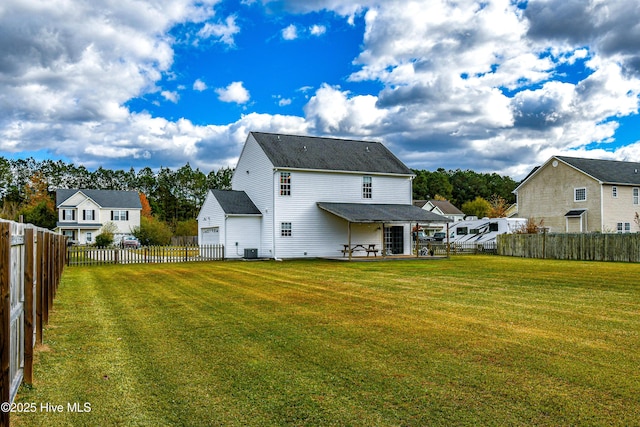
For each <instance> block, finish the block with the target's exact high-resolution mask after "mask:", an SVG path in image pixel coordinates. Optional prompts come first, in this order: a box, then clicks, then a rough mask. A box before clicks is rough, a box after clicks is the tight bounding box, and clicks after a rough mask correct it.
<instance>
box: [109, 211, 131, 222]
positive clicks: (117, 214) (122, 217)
mask: <svg viewBox="0 0 640 427" xmlns="http://www.w3.org/2000/svg"><path fill="white" fill-rule="evenodd" d="M111 220H112V221H128V220H129V211H120V210H117V211H111Z"/></svg>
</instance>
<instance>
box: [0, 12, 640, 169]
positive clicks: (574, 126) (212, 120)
mask: <svg viewBox="0 0 640 427" xmlns="http://www.w3.org/2000/svg"><path fill="white" fill-rule="evenodd" d="M639 22H640V4H638V3H636V2H627V1H624V0H600V1H596V0H592V1H588V0H531V1H509V0H490V1H472V0H458V1H453V2H452V1H444V0H411V1H410V0H354V1H345V0H231V1H227V0H199V1H194V0H172V1H170V2H158V1H153V0H136V1H134V0H121V1H119V2H111V1H108V0H94V1H92V2H81V1H79V0H70V1H69V0H64V1H63V0H50V1H47V2H42V1H39V0H6V1H4V2H3V5H2V6H0V154H1V155H3V156H5V157H11V158H20V157H29V156H33V157H35V158H37V159H43V158H51V159H62V160H65V161H69V162H74V163H76V164H83V165H85V166H86V167H88V168H90V169H93V168H97V167H98V166H103V167H106V168H114V169H129V168H130V167H134V168H136V169H137V168H141V167H145V166H149V167H151V168H159V167H160V166H164V167H173V168H177V167H180V166H182V165H184V164H185V163H187V162H189V163H190V164H191V165H192V166H194V167H199V168H200V169H201V170H204V171H205V172H208V171H209V170H212V169H218V168H220V167H224V166H234V165H235V162H236V161H237V157H238V156H239V154H240V151H241V148H242V144H243V142H244V141H245V139H246V137H247V134H248V132H250V131H252V130H255V131H266V132H281V133H292V134H304V135H318V136H333V137H337V138H352V139H365V140H376V141H381V142H383V143H385V145H387V146H388V147H389V148H390V149H391V150H392V151H393V152H394V153H395V154H396V155H397V156H398V157H399V158H400V159H401V160H403V161H404V162H405V163H406V164H407V165H409V166H410V167H412V168H416V169H428V170H435V169H437V168H440V167H442V168H445V169H458V168H460V169H472V170H475V171H478V172H497V173H500V174H505V175H509V176H512V177H514V178H516V179H519V178H522V177H523V176H524V175H525V174H526V173H527V172H528V171H529V170H530V169H531V168H532V167H533V166H535V165H538V164H541V163H542V162H544V161H545V160H546V159H547V158H549V157H550V156H551V155H556V154H562V155H572V156H579V157H592V158H605V159H617V160H633V161H637V160H638V158H639V157H640V142H639V140H640V136H638V135H639V133H638V129H640V119H639V117H638V114H637V112H638V103H639V101H640V24H638V23H639Z"/></svg>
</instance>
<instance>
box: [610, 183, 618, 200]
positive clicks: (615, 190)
mask: <svg viewBox="0 0 640 427" xmlns="http://www.w3.org/2000/svg"><path fill="white" fill-rule="evenodd" d="M611 197H613V198H614V199H617V198H618V187H615V186H614V187H611Z"/></svg>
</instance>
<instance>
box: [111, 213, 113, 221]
mask: <svg viewBox="0 0 640 427" xmlns="http://www.w3.org/2000/svg"><path fill="white" fill-rule="evenodd" d="M111 221H113V211H111Z"/></svg>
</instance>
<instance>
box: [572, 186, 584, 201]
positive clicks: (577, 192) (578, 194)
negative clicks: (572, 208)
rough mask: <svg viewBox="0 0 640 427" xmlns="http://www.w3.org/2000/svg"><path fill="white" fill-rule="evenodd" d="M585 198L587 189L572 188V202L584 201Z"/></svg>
mask: <svg viewBox="0 0 640 427" xmlns="http://www.w3.org/2000/svg"><path fill="white" fill-rule="evenodd" d="M586 200H587V189H586V188H584V187H582V188H574V189H573V201H574V202H584V201H586Z"/></svg>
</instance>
